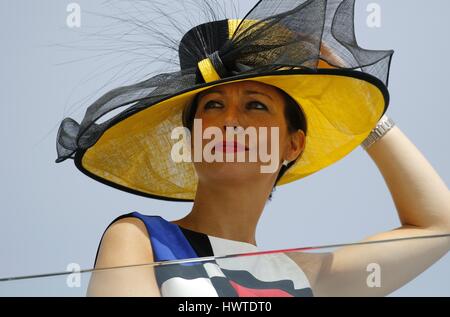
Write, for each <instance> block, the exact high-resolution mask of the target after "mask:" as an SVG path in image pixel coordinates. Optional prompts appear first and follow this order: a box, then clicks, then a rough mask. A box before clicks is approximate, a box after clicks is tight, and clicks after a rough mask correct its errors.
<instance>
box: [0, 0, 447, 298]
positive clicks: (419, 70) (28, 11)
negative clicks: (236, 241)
mask: <svg viewBox="0 0 450 317" xmlns="http://www.w3.org/2000/svg"><path fill="white" fill-rule="evenodd" d="M70 2H71V1H52V0H41V1H32V0H16V1H12V0H6V1H1V2H0V21H1V22H0V23H1V24H0V40H1V43H2V44H1V53H0V54H1V59H0V69H1V75H0V104H1V107H0V111H1V112H0V129H1V135H2V136H3V140H4V145H3V151H2V155H1V156H0V176H1V178H2V185H1V194H0V197H1V201H2V210H1V221H0V241H1V242H0V263H1V265H0V277H5V276H12V275H23V274H33V273H42V272H51V271H63V270H65V268H66V266H67V264H68V263H71V262H76V263H79V264H80V265H81V267H83V268H89V267H91V266H92V264H93V260H94V257H95V252H96V250H97V246H98V242H99V239H100V237H101V234H102V233H103V231H104V229H105V228H106V226H107V225H108V224H109V223H110V221H112V220H113V219H114V218H115V217H117V216H118V215H121V214H124V213H128V212H131V211H139V212H141V213H143V214H155V215H161V216H163V217H165V218H166V219H168V220H173V219H178V218H181V217H182V216H184V215H185V214H186V213H187V212H188V211H189V210H190V207H191V204H190V203H171V202H164V201H158V200H152V199H148V198H143V197H138V196H134V195H131V194H127V193H125V192H121V191H118V190H116V189H113V188H111V187H107V186H105V185H102V184H100V183H97V182H95V181H94V180H92V179H90V178H88V177H86V176H85V175H83V174H81V173H80V172H79V171H78V170H77V169H76V168H75V166H74V165H73V162H72V161H70V160H69V161H66V162H64V163H62V164H55V163H54V160H55V158H56V150H55V138H56V132H57V127H58V125H59V122H60V121H61V120H62V119H63V118H64V117H66V116H70V117H72V118H74V119H76V120H77V121H78V122H80V120H81V119H82V116H83V114H84V111H85V109H86V108H87V107H88V106H89V104H90V103H91V102H93V101H94V100H95V99H96V98H98V97H100V96H101V94H103V93H104V92H106V91H108V90H110V89H112V88H115V87H117V86H118V85H121V84H125V83H127V81H128V80H132V79H133V78H139V76H143V75H144V74H145V73H146V72H150V71H154V70H155V69H156V68H155V67H156V66H157V65H151V64H150V62H151V61H147V60H145V59H143V57H142V56H140V57H137V56H135V57H136V58H135V60H133V62H132V63H128V62H127V61H129V60H130V55H129V54H128V55H127V54H120V53H118V52H116V53H115V54H110V55H105V52H106V51H101V50H100V48H109V51H108V52H111V50H114V49H117V46H115V45H114V44H112V43H115V42H101V41H100V42H99V41H98V40H96V41H94V40H95V37H94V38H92V37H87V38H86V37H84V35H83V34H84V33H91V34H92V32H95V31H97V30H99V29H98V27H99V26H100V27H103V28H104V29H105V27H106V25H105V24H104V23H105V20H102V19H101V18H99V17H98V16H96V15H93V14H90V13H89V12H92V11H95V12H101V13H106V14H110V13H114V12H117V11H114V10H112V9H111V7H110V6H107V5H106V4H105V3H107V1H87V0H79V1H77V3H78V4H80V6H81V8H82V26H81V28H80V29H70V28H68V27H67V26H66V16H67V12H66V6H67V4H69V3H70ZM372 2H374V1H366V0H364V1H357V7H356V16H357V18H356V21H355V25H356V29H357V37H358V41H359V43H360V45H361V46H363V47H366V48H371V49H394V50H395V54H394V57H393V61H392V66H391V77H390V92H391V104H390V108H389V110H388V112H387V113H388V115H389V116H391V117H392V118H393V119H394V120H395V121H396V123H397V125H398V126H399V127H400V129H401V130H402V131H403V132H404V133H405V134H406V135H407V136H408V137H409V138H410V139H411V140H412V141H413V143H414V144H416V146H417V147H418V148H419V149H420V150H421V151H422V152H423V153H424V155H425V156H426V158H427V159H428V160H429V161H430V162H431V164H432V165H433V166H434V168H435V169H436V170H437V171H438V173H439V174H440V175H441V177H442V178H443V180H444V181H445V182H446V183H447V184H448V183H449V180H450V170H449V168H448V162H449V160H450V151H449V142H448V139H447V137H448V136H449V135H450V125H449V124H448V119H449V118H450V107H449V106H450V103H449V98H448V92H449V88H448V84H449V81H448V74H449V73H450V65H449V64H448V63H447V62H446V61H447V59H448V58H447V56H446V55H445V54H446V52H448V51H449V49H450V44H449V40H448V34H447V33H448V30H449V29H450V19H448V16H447V15H448V12H450V2H449V1H445V0H430V1H428V2H426V3H425V2H418V1H408V0H396V1H388V0H382V1H376V3H378V4H379V5H380V6H381V8H382V16H381V17H382V27H381V28H369V27H367V25H366V24H365V19H366V17H367V14H368V13H367V12H366V10H365V9H366V6H367V4H369V3H372ZM253 3H254V1H249V2H243V1H241V6H240V12H241V14H242V13H243V12H246V11H247V10H248V9H249V8H250V7H251V4H253ZM113 27H114V28H115V29H113V30H114V31H116V32H120V25H119V26H117V25H113ZM122 31H123V30H122ZM115 34H117V33H115ZM93 39H94V40H93ZM105 41H106V40H105ZM105 43H106V44H107V45H106V44H105ZM53 44H64V45H73V46H75V48H58V47H55V46H53ZM104 44H105V46H103V45H104ZM116 44H117V43H116ZM83 47H88V48H92V50H91V51H86V50H83ZM97 54H103V57H101V58H95V57H94V56H95V55H97ZM441 55H444V56H441ZM84 57H90V58H88V59H86V60H82V61H79V62H71V63H69V62H70V61H72V60H74V59H80V58H84ZM139 65H141V68H140V67H139ZM144 66H145V67H144ZM112 67H114V68H112ZM120 67H124V68H123V69H122V70H121V71H122V72H120V73H119V76H118V78H115V79H112V77H113V76H114V75H115V74H116V73H117V72H118V71H119V70H120ZM111 68H112V69H111ZM133 68H136V69H135V70H133ZM132 71H138V73H136V74H135V75H133V73H130V72H132ZM127 72H128V73H127ZM133 76H134V77H133ZM399 225H400V223H399V220H398V217H397V214H396V210H395V206H394V204H393V202H392V199H391V196H390V193H389V191H388V189H387V187H386V185H385V183H384V181H383V178H382V176H381V174H380V173H379V172H378V170H377V168H376V166H375V164H374V163H373V161H371V159H370V157H369V156H368V155H367V154H366V153H365V152H364V151H363V150H362V149H361V148H358V149H356V150H355V151H353V152H352V153H351V154H350V155H348V156H347V157H345V158H344V159H343V160H341V161H339V162H338V163H336V164H334V165H332V166H331V167H329V168H327V169H325V170H322V171H320V172H319V173H317V174H314V175H312V176H310V177H307V178H305V179H303V180H301V181H298V182H295V183H292V184H289V185H286V186H283V187H279V188H278V190H277V191H276V192H275V194H274V197H273V200H272V202H271V203H269V204H268V205H267V206H266V209H265V211H264V213H263V216H262V218H261V221H260V224H259V226H258V231H257V242H258V245H259V247H260V248H261V249H282V248H286V247H300V246H308V245H321V244H330V243H343V242H356V241H359V240H361V239H363V238H365V237H367V236H370V235H373V234H375V233H378V232H382V231H386V230H390V229H393V228H395V227H398V226H399ZM449 268H450V256H449V255H447V256H446V257H445V258H443V259H441V260H440V261H439V262H438V263H436V264H435V265H434V266H433V267H431V268H430V269H429V270H427V271H426V272H425V273H423V274H422V275H420V276H419V277H417V278H416V279H415V280H414V281H412V282H410V283H409V284H408V285H406V286H405V287H403V288H402V289H400V290H398V291H397V292H395V293H394V294H393V295H406V296H408V295H419V296H420V295H446V296H449V295H450V283H449V282H450V269H449ZM0 293H2V292H0ZM3 294H4V293H3Z"/></svg>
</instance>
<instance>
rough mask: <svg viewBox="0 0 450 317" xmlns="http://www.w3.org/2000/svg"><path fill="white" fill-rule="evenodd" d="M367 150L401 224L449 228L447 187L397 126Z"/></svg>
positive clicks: (449, 216)
mask: <svg viewBox="0 0 450 317" xmlns="http://www.w3.org/2000/svg"><path fill="white" fill-rule="evenodd" d="M367 153H368V154H369V156H370V157H371V158H372V159H373V161H374V162H375V164H376V165H377V167H378V169H379V170H380V172H381V174H382V175H383V178H384V180H385V181H386V184H387V186H388V188H389V190H390V192H391V195H392V198H393V200H394V203H395V206H396V208H397V211H398V214H399V217H400V221H401V223H402V225H412V226H416V227H423V228H435V229H438V230H443V231H447V232H450V192H449V190H448V187H447V185H446V184H445V182H444V181H443V180H442V179H441V177H440V176H439V175H438V174H437V172H436V171H435V170H434V168H433V167H432V166H431V164H430V163H429V162H428V161H427V160H426V158H425V157H424V156H423V155H422V153H421V152H420V151H419V150H418V149H417V148H416V146H415V145H414V144H413V143H412V142H411V141H410V140H409V139H408V137H407V136H406V135H405V134H404V133H403V132H402V131H401V130H400V129H399V127H398V126H394V127H393V128H392V129H391V130H390V131H389V132H387V133H386V134H385V135H384V136H383V137H382V138H381V139H379V140H378V141H377V142H375V143H374V144H373V145H372V146H371V147H369V148H368V149H367Z"/></svg>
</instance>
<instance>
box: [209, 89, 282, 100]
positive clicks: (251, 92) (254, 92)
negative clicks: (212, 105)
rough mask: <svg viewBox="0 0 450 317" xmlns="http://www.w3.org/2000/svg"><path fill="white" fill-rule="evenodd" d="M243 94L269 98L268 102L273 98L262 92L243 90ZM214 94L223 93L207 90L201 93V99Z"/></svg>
mask: <svg viewBox="0 0 450 317" xmlns="http://www.w3.org/2000/svg"><path fill="white" fill-rule="evenodd" d="M244 92H245V93H247V94H248V95H262V96H265V97H267V98H269V99H270V100H272V101H273V98H272V97H271V96H269V95H267V94H265V93H263V92H259V91H254V90H245V91H244ZM214 93H216V94H221V95H223V94H224V92H223V91H220V90H208V91H205V92H202V93H201V97H204V96H206V95H208V94H214Z"/></svg>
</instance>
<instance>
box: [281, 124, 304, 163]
mask: <svg viewBox="0 0 450 317" xmlns="http://www.w3.org/2000/svg"><path fill="white" fill-rule="evenodd" d="M305 145H306V135H305V132H303V130H301V129H299V130H297V131H295V132H292V133H289V137H288V144H287V152H286V157H285V159H286V160H288V161H289V162H291V161H294V160H296V159H297V158H298V157H299V155H300V154H301V153H302V152H303V150H304V149H305Z"/></svg>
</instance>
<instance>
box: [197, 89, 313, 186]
mask: <svg viewBox="0 0 450 317" xmlns="http://www.w3.org/2000/svg"><path fill="white" fill-rule="evenodd" d="M284 111H285V101H284V97H283V95H282V94H280V93H279V92H278V91H277V89H275V87H273V86H270V85H267V84H263V83H260V82H256V81H242V82H236V83H230V84H224V85H220V86H217V87H212V88H210V89H208V90H206V91H203V92H201V93H200V96H199V99H198V104H197V111H196V115H195V119H201V129H197V130H196V129H195V128H194V127H193V135H192V137H193V139H194V138H196V137H197V138H198V137H199V136H198V135H197V134H196V133H198V132H199V131H201V133H202V136H204V132H205V130H206V129H208V128H211V127H216V128H218V129H216V131H218V130H219V129H220V131H221V132H222V134H223V137H224V139H225V138H226V137H227V134H226V132H227V129H226V128H227V127H230V128H233V127H241V128H243V129H249V128H252V127H253V128H254V131H256V138H254V137H253V138H250V137H246V138H245V141H243V142H244V144H242V142H237V143H239V144H238V145H234V146H237V148H233V144H231V148H230V147H229V146H228V147H227V146H226V145H225V146H223V144H222V143H220V142H219V145H218V146H217V145H216V146H213V147H212V148H211V147H210V152H211V153H212V154H218V155H222V157H223V161H222V162H206V161H205V160H201V162H196V161H195V160H194V165H195V168H196V171H197V174H198V176H199V178H200V180H207V181H221V182H227V181H229V182H230V183H233V182H236V181H244V180H250V179H253V180H254V179H255V176H257V175H260V176H261V177H265V178H266V179H268V180H269V179H273V181H275V178H276V176H277V175H278V171H279V167H280V163H281V162H283V161H284V160H289V161H291V160H294V159H296V158H297V157H298V155H299V154H300V153H301V151H302V150H303V146H304V134H303V132H302V131H301V130H300V131H298V132H294V133H289V132H288V126H287V122H286V117H285V114H284ZM260 128H265V130H266V133H261V129H260ZM274 129H276V130H278V137H276V134H273V130H274ZM229 131H230V130H229ZM241 131H242V130H241ZM238 133H239V132H238ZM200 137H201V136H200ZM201 139H202V143H201V144H202V149H205V146H206V145H207V144H208V143H210V144H216V143H217V142H212V141H213V138H212V137H210V138H209V139H205V138H204V137H203V138H202V137H201ZM230 141H233V139H231V140H230ZM234 141H238V138H237V137H236V136H235V137H234ZM194 144H195V143H194V142H192V147H193V148H192V151H193V152H194V151H195V148H194V146H195V145H194ZM228 145H230V144H228ZM240 145H242V147H240ZM261 145H264V146H265V147H264V148H261ZM217 151H218V152H219V153H216V152H217ZM239 151H240V152H245V153H241V154H240V155H243V154H245V160H244V161H242V159H240V161H238V152H239ZM252 151H253V152H254V153H257V155H256V157H257V160H256V162H254V161H251V160H250V152H252ZM275 151H278V153H275ZM264 152H265V153H267V155H269V156H270V157H271V159H272V160H275V159H276V162H275V161H274V162H272V164H273V165H276V170H273V172H272V173H268V172H265V173H262V172H261V165H263V166H268V165H269V164H270V163H269V162H268V161H267V157H268V156H266V157H265V158H262V157H261V155H260V154H261V153H264ZM277 154H278V155H277ZM230 156H233V157H234V162H230V160H229V159H227V157H228V158H230ZM241 158H242V156H241Z"/></svg>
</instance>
